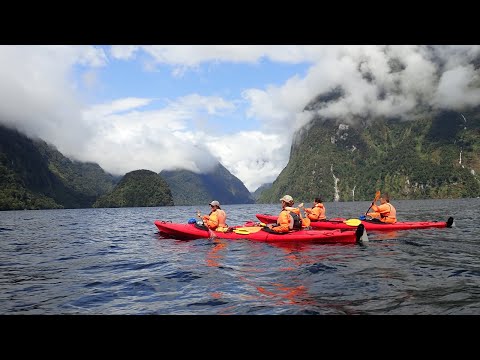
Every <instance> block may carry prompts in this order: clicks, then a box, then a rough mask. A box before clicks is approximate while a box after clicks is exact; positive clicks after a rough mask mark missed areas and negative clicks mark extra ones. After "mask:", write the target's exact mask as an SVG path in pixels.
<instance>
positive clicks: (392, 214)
mask: <svg viewBox="0 0 480 360" xmlns="http://www.w3.org/2000/svg"><path fill="white" fill-rule="evenodd" d="M372 210H373V212H369V213H368V214H367V215H368V216H371V217H372V218H374V219H377V220H380V221H381V222H384V223H388V224H395V223H396V222H397V210H396V209H395V207H394V206H393V205H392V204H390V196H389V195H388V193H383V194H382V196H381V197H380V205H378V206H377V205H376V204H375V201H374V202H372Z"/></svg>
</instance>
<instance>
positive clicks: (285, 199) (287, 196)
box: [280, 195, 293, 203]
mask: <svg viewBox="0 0 480 360" xmlns="http://www.w3.org/2000/svg"><path fill="white" fill-rule="evenodd" d="M280 201H285V202H286V203H291V202H293V198H292V197H291V196H290V195H285V196H284V197H282V198H281V199H280Z"/></svg>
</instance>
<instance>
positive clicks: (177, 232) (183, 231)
mask: <svg viewBox="0 0 480 360" xmlns="http://www.w3.org/2000/svg"><path fill="white" fill-rule="evenodd" d="M155 225H156V226H157V228H158V230H159V232H160V235H161V236H162V237H168V238H174V239H180V240H192V239H200V238H210V237H212V236H211V235H212V234H210V233H214V235H215V236H216V237H218V238H221V239H230V240H240V239H249V240H254V241H266V242H315V243H356V242H359V243H361V242H364V241H368V236H367V233H366V231H365V228H364V226H362V225H359V226H358V227H356V228H355V227H349V229H348V230H339V229H336V230H320V231H319V230H296V231H291V232H288V233H285V234H273V233H270V232H267V231H264V230H262V227H259V226H252V227H249V226H244V227H241V226H237V227H234V228H232V229H233V231H230V232H220V231H208V230H205V228H203V227H202V226H201V225H198V224H195V223H194V224H179V223H172V222H169V221H161V220H155Z"/></svg>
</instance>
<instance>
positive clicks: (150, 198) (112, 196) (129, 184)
mask: <svg viewBox="0 0 480 360" xmlns="http://www.w3.org/2000/svg"><path fill="white" fill-rule="evenodd" d="M151 206H173V197H172V193H171V191H170V188H169V187H168V184H167V182H166V181H165V180H164V179H162V177H161V176H160V175H158V174H157V173H155V172H153V171H150V170H136V171H132V172H129V173H127V174H125V176H124V177H123V178H122V180H121V181H120V182H119V183H118V185H117V186H116V187H115V188H114V189H113V191H112V192H111V193H109V194H107V195H104V196H102V197H101V198H99V199H98V200H97V201H96V202H95V203H94V204H93V207H97V208H99V207H151Z"/></svg>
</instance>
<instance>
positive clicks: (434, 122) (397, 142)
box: [259, 109, 480, 203]
mask: <svg viewBox="0 0 480 360" xmlns="http://www.w3.org/2000/svg"><path fill="white" fill-rule="evenodd" d="M463 114H464V115H465V117H466V118H467V119H468V120H467V122H465V121H464V120H463V118H462V117H461V116H460V114H459V113H454V112H443V113H440V114H438V115H437V116H435V117H433V118H431V119H429V118H424V119H422V120H415V121H413V120H412V121H403V122H402V121H398V120H384V119H377V120H375V121H372V122H371V123H369V124H368V125H367V126H360V125H358V124H357V125H355V126H352V125H350V126H348V128H347V127H346V126H340V124H339V123H337V122H335V121H332V120H321V119H316V120H315V121H314V123H313V125H312V126H311V127H310V128H309V129H308V130H305V129H304V130H302V131H301V132H300V133H299V134H297V142H296V144H295V145H294V146H292V151H291V154H290V160H289V163H288V165H287V166H286V167H285V169H284V170H283V171H282V172H281V173H280V175H279V176H278V178H277V180H276V181H275V182H274V183H273V185H272V187H271V188H270V189H267V190H265V191H264V192H263V193H262V194H261V196H260V198H259V202H264V203H275V202H278V199H279V198H280V197H281V196H283V195H284V194H286V193H288V194H290V195H292V196H293V197H294V198H298V199H302V200H311V199H312V198H313V197H315V196H321V197H323V199H324V200H325V201H334V200H335V195H336V194H337V195H338V200H339V201H352V200H370V199H371V198H372V194H374V193H375V190H377V189H381V190H383V191H388V192H390V194H391V196H392V198H394V199H426V198H464V197H477V196H479V195H480V177H478V174H479V171H480V151H479V149H480V136H479V135H480V112H479V111H478V109H477V110H476V111H472V112H470V113H463ZM340 123H341V122H340ZM460 153H461V154H462V155H461V158H462V162H461V164H460ZM334 176H335V177H336V178H338V182H337V188H336V189H335V180H334Z"/></svg>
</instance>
